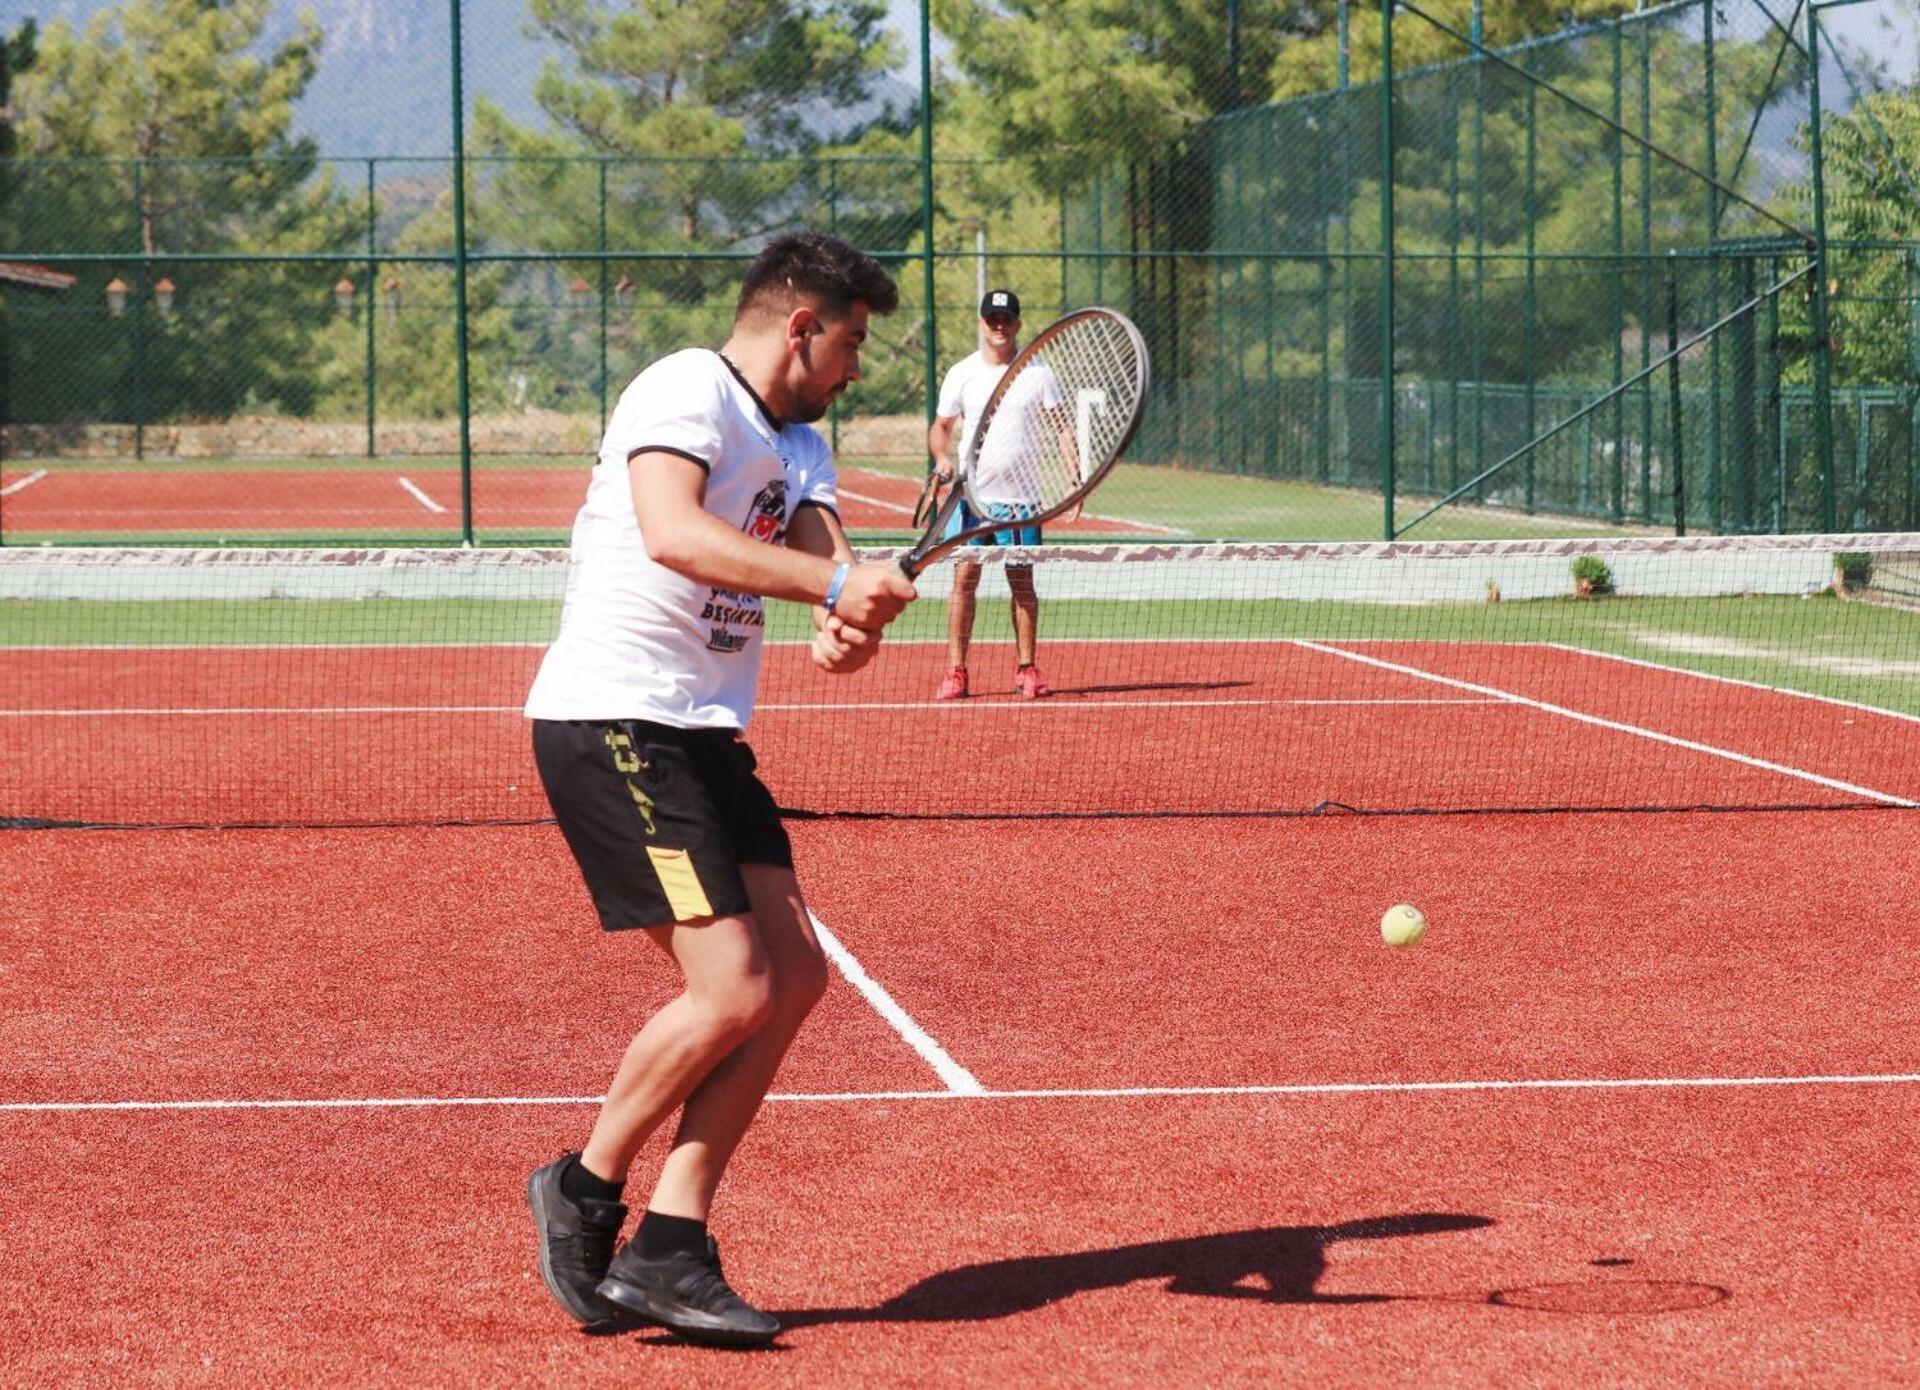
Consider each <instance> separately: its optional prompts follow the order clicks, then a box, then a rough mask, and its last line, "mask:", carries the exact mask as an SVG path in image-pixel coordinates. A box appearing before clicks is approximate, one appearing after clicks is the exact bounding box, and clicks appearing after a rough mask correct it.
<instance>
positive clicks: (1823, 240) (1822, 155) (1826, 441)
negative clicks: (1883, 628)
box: [1807, 5, 1835, 531]
mask: <svg viewBox="0 0 1920 1390" xmlns="http://www.w3.org/2000/svg"><path fill="white" fill-rule="evenodd" d="M1807 53H1808V54H1809V55H1810V56H1809V59H1808V62H1807V108H1808V109H1807V129H1808V137H1809V139H1808V144H1809V146H1810V148H1811V152H1812V156H1813V259H1814V262H1815V265H1816V266H1817V269H1816V270H1815V271H1814V273H1813V439H1814V450H1815V455H1816V459H1817V467H1818V468H1819V472H1820V525H1821V527H1822V528H1823V529H1824V530H1827V531H1831V530H1833V529H1834V510H1835V499H1834V476H1833V420H1832V419H1831V418H1830V417H1831V414H1832V411H1833V359H1832V352H1833V341H1832V329H1831V327H1830V326H1829V325H1828V321H1827V283H1828V277H1829V276H1830V275H1831V274H1832V273H1833V267H1832V263H1831V262H1830V261H1829V260H1828V259H1827V187H1826V176H1825V173H1824V172H1823V166H1824V165H1825V164H1826V150H1825V147H1824V146H1823V145H1822V143H1821V137H1820V7H1819V6H1818V5H1808V6H1807Z"/></svg>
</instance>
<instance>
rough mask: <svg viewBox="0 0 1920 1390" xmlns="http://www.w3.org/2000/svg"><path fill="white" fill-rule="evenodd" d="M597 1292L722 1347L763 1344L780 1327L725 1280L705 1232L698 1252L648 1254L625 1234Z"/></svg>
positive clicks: (717, 1249) (651, 1319)
mask: <svg viewBox="0 0 1920 1390" xmlns="http://www.w3.org/2000/svg"><path fill="white" fill-rule="evenodd" d="M599 1292H600V1297H602V1298H604V1299H606V1300H607V1301H608V1302H609V1303H613V1304H616V1305H618V1306H619V1307H621V1308H623V1309H625V1310H626V1311H627V1312H629V1313H634V1314H637V1315H638V1316H640V1317H643V1318H645V1319H647V1320H648V1321H649V1322H657V1323H659V1324H660V1325H661V1326H662V1327H666V1328H671V1329H672V1330H673V1331H675V1332H677V1333H679V1334H680V1335H681V1336H682V1337H685V1338H686V1339H687V1340H688V1341H691V1342H709V1343H712V1344H713V1345H715V1346H723V1347H763V1346H765V1345H766V1344H767V1343H768V1342H771V1341H772V1340H773V1339H774V1338H775V1337H776V1336H778V1335H779V1333H780V1322H779V1320H778V1319H777V1318H775V1317H773V1316H771V1315H770V1314H767V1313H763V1312H761V1311H760V1310H759V1309H758V1308H756V1307H754V1306H753V1305H752V1304H751V1303H749V1302H747V1300H746V1299H744V1298H742V1297H740V1295H739V1294H737V1293H735V1292H734V1291H733V1290H732V1289H731V1288H729V1287H728V1285H727V1276H726V1275H724V1274H722V1273H721V1272H720V1247H719V1246H718V1245H716V1244H715V1243H714V1240H713V1237H712V1236H708V1237H707V1251H706V1254H704V1255H668V1256H666V1257H665V1258H663V1259H658V1260H650V1259H647V1258H646V1257H645V1256H644V1255H642V1254H641V1253H640V1242H639V1241H637V1240H630V1241H628V1242H627V1243H626V1245H625V1246H624V1247H623V1248H622V1249H621V1251H620V1253H619V1254H618V1255H616V1256H614V1260H613V1268H612V1269H610V1270H608V1271H607V1277H606V1278H605V1279H602V1280H601V1281H600V1290H599Z"/></svg>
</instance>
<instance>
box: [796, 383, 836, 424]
mask: <svg viewBox="0 0 1920 1390" xmlns="http://www.w3.org/2000/svg"><path fill="white" fill-rule="evenodd" d="M839 394H840V390H839V388H838V387H835V388H834V389H833V390H831V391H828V392H827V393H826V394H825V395H823V396H821V397H820V398H819V399H817V400H816V399H814V398H812V397H810V396H801V395H797V394H796V395H795V397H794V399H793V400H792V401H791V402H790V403H789V404H788V406H787V419H789V420H791V421H792V422H793V423H794V424H796V425H811V424H812V423H813V422H814V421H816V420H819V419H822V418H824V417H825V415H826V413H827V412H828V411H829V410H831V409H833V401H834V398H835V397H836V396H838V395H839Z"/></svg>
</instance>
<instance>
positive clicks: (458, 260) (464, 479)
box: [447, 0, 473, 545]
mask: <svg viewBox="0 0 1920 1390" xmlns="http://www.w3.org/2000/svg"><path fill="white" fill-rule="evenodd" d="M447 3H448V6H449V8H450V9H451V10H452V11H453V334H454V353H453V357H454V371H455V380H456V383H457V385H456V395H457V396H458V408H459V411H460V539H461V541H462V543H464V544H466V545H472V544H473V430H472V409H471V407H472V400H471V398H470V396H469V395H468V389H467V388H468V380H467V367H468V364H467V123H466V108H465V105H464V100H465V98H464V96H463V94H462V92H461V89H460V67H461V51H460V0H447Z"/></svg>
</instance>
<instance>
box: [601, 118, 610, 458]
mask: <svg viewBox="0 0 1920 1390" xmlns="http://www.w3.org/2000/svg"><path fill="white" fill-rule="evenodd" d="M607 272H608V267H607V156H605V155H601V156H600V431H601V433H602V434H604V433H606V429H607V294H608V290H607Z"/></svg>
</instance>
